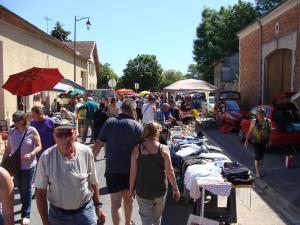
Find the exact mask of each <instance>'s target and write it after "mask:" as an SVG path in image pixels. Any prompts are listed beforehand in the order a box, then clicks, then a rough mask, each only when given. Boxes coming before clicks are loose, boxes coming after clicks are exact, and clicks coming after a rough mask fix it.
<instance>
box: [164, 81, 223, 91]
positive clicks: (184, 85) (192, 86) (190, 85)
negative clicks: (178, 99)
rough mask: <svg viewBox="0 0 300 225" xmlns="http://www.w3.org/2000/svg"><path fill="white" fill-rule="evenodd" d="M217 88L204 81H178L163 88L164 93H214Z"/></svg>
mask: <svg viewBox="0 0 300 225" xmlns="http://www.w3.org/2000/svg"><path fill="white" fill-rule="evenodd" d="M216 89H217V88H216V87H215V86H213V85H211V84H210V83H208V82H206V81H204V80H195V79H187V80H179V81H177V82H175V83H174V84H171V85H169V86H167V87H165V88H164V89H163V90H164V91H197V90H199V91H214V90H216Z"/></svg>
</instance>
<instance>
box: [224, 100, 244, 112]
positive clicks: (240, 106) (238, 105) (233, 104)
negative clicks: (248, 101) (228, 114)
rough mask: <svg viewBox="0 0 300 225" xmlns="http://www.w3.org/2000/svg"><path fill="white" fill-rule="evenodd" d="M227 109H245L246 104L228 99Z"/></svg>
mask: <svg viewBox="0 0 300 225" xmlns="http://www.w3.org/2000/svg"><path fill="white" fill-rule="evenodd" d="M226 110H227V111H244V110H245V106H244V105H243V104H241V103H240V102H236V101H226Z"/></svg>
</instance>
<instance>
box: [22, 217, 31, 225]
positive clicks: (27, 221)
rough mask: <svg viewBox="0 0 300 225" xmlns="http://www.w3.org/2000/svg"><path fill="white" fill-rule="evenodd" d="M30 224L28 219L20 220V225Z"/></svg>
mask: <svg viewBox="0 0 300 225" xmlns="http://www.w3.org/2000/svg"><path fill="white" fill-rule="evenodd" d="M29 224H30V220H29V219H28V218H26V217H25V218H23V219H22V225H29Z"/></svg>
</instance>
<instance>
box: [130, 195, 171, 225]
mask: <svg viewBox="0 0 300 225" xmlns="http://www.w3.org/2000/svg"><path fill="white" fill-rule="evenodd" d="M136 200H137V202H138V205H139V214H140V217H141V220H142V224H143V225H160V222H161V216H162V213H163V211H164V208H165V202H166V195H164V196H162V197H160V198H155V199H152V200H148V199H144V198H140V197H139V196H136Z"/></svg>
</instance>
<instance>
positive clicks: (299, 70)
mask: <svg viewBox="0 0 300 225" xmlns="http://www.w3.org/2000/svg"><path fill="white" fill-rule="evenodd" d="M295 20H296V17H295ZM298 21H299V24H298V30H299V33H298V37H297V49H296V53H295V57H296V65H295V90H296V91H300V13H298Z"/></svg>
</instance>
